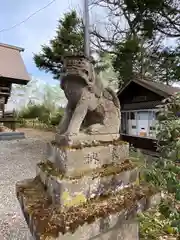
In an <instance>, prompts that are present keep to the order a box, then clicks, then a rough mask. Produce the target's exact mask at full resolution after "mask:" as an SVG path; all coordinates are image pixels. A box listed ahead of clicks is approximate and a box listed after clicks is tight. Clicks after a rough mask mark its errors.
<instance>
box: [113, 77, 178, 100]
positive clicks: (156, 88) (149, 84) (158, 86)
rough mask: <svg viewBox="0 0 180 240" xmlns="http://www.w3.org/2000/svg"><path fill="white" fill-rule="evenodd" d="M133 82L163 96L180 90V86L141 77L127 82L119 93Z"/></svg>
mask: <svg viewBox="0 0 180 240" xmlns="http://www.w3.org/2000/svg"><path fill="white" fill-rule="evenodd" d="M131 82H135V83H137V84H139V85H141V86H142V87H144V88H147V89H149V90H150V91H152V92H155V93H157V94H159V95H161V96H163V97H168V96H170V95H173V94H174V93H176V92H179V91H180V88H178V87H172V86H168V85H165V84H163V83H159V82H154V81H152V80H142V79H139V78H135V79H133V80H131V81H130V82H129V83H127V84H126V85H125V86H124V87H122V88H121V89H120V90H119V91H118V93H117V94H118V95H120V94H121V93H122V92H123V91H124V90H125V88H126V87H127V86H128V85H129V84H130V83H131Z"/></svg>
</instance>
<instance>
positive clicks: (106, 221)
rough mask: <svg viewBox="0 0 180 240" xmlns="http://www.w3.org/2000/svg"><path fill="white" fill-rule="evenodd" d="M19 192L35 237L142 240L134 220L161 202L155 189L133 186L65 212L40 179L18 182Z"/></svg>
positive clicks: (23, 209)
mask: <svg viewBox="0 0 180 240" xmlns="http://www.w3.org/2000/svg"><path fill="white" fill-rule="evenodd" d="M16 192H17V198H18V200H19V202H20V205H21V208H22V211H23V214H24V216H25V219H26V221H27V224H28V226H29V228H30V231H31V233H32V235H33V237H34V239H35V240H39V239H41V240H45V239H51V240H69V239H75V240H90V239H91V240H92V239H97V240H101V239H104V240H110V239H118V240H138V239H139V234H138V224H137V223H136V222H135V221H132V219H134V217H135V216H136V213H137V211H143V210H145V209H147V208H149V207H150V206H151V205H152V204H153V205H154V204H157V203H159V201H160V196H159V194H155V192H154V191H153V190H152V189H151V188H143V187H133V188H132V189H131V188H129V189H128V188H127V189H126V190H123V191H120V192H119V193H117V195H116V196H114V195H109V196H107V197H106V198H102V199H101V198H100V199H99V200H91V201H90V202H89V203H88V204H86V205H79V206H77V207H72V208H71V209H65V210H63V211H62V209H60V208H58V206H56V207H55V208H54V206H53V205H52V204H51V202H50V201H49V198H48V195H47V193H46V191H45V190H44V187H43V185H42V184H41V182H40V179H39V178H36V179H32V180H24V181H22V182H19V183H17V185H16Z"/></svg>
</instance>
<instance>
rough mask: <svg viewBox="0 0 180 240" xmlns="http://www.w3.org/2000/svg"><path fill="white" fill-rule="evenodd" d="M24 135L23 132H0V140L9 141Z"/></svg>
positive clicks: (22, 137)
mask: <svg viewBox="0 0 180 240" xmlns="http://www.w3.org/2000/svg"><path fill="white" fill-rule="evenodd" d="M24 138H25V135H24V133H23V132H0V141H1V140H3V141H9V140H16V139H24Z"/></svg>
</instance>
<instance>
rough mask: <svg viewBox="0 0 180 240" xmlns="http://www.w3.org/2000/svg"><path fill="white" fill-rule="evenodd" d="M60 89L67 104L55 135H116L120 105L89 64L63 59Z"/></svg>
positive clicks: (81, 58) (81, 59)
mask: <svg viewBox="0 0 180 240" xmlns="http://www.w3.org/2000/svg"><path fill="white" fill-rule="evenodd" d="M64 62H65V75H64V77H63V78H62V80H61V88H62V89H63V91H64V93H65V96H66V98H67V100H68V103H67V106H66V110H65V114H64V116H63V119H62V121H61V122H60V124H59V126H58V131H57V133H58V134H59V135H68V136H71V135H77V134H78V133H79V132H83V133H86V134H117V133H119V128H120V121H121V120H120V103H119V100H118V98H117V96H116V94H115V93H114V92H113V90H111V89H110V88H104V87H103V84H102V82H101V81H100V79H99V78H98V77H96V75H95V71H94V68H93V65H92V63H91V62H90V60H88V59H87V58H85V57H84V56H69V57H66V58H65V61H64Z"/></svg>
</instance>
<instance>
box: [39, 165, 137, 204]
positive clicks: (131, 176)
mask: <svg viewBox="0 0 180 240" xmlns="http://www.w3.org/2000/svg"><path fill="white" fill-rule="evenodd" d="M37 175H38V176H40V179H41V181H42V183H43V184H44V185H45V186H46V189H47V192H48V194H49V195H50V196H51V199H52V202H53V204H60V205H61V206H62V207H63V206H71V205H76V204H79V203H80V202H85V201H86V200H87V199H89V198H93V197H95V196H99V195H101V194H105V193H107V192H112V191H114V192H116V191H118V190H120V189H122V188H124V187H126V186H128V185H129V184H131V183H133V182H135V181H136V180H137V178H138V177H139V172H138V169H137V168H134V169H132V170H128V171H122V172H120V173H116V174H113V173H112V174H111V175H109V176H103V177H100V176H96V177H94V176H93V175H92V174H85V175H84V176H82V177H80V178H78V179H67V178H60V177H57V176H53V175H52V174H48V172H46V171H45V170H44V169H43V168H42V167H41V166H40V165H39V166H37Z"/></svg>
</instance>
